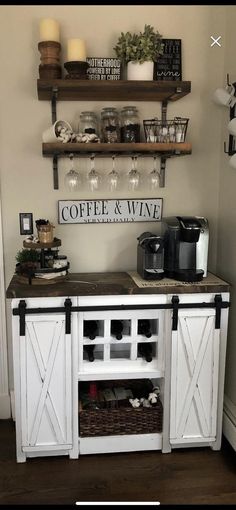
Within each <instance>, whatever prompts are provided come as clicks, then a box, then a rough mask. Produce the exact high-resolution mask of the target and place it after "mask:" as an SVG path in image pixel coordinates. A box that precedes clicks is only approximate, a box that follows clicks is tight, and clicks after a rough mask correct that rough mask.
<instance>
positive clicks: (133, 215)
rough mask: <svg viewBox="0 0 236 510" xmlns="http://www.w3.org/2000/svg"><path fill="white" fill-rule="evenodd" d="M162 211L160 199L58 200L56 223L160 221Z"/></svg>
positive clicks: (161, 200)
mask: <svg viewBox="0 0 236 510" xmlns="http://www.w3.org/2000/svg"><path fill="white" fill-rule="evenodd" d="M162 209H163V199H162V198H138V199H131V198H129V199H111V200H110V199H108V200H107V199H96V200H58V223H59V224H60V225H68V224H76V223H80V224H81V223H85V224H89V223H134V222H143V221H145V222H147V221H161V218H162Z"/></svg>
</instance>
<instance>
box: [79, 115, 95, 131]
mask: <svg viewBox="0 0 236 510" xmlns="http://www.w3.org/2000/svg"><path fill="white" fill-rule="evenodd" d="M78 131H79V132H80V133H88V134H96V135H98V121H97V116H96V113H95V112H81V114H80V116H79V129H78Z"/></svg>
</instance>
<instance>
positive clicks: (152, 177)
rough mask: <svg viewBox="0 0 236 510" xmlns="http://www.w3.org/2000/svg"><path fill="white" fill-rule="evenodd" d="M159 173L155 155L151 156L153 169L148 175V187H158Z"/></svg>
mask: <svg viewBox="0 0 236 510" xmlns="http://www.w3.org/2000/svg"><path fill="white" fill-rule="evenodd" d="M159 178H160V174H159V172H158V170H157V156H154V158H153V170H152V171H151V173H150V174H149V175H148V187H149V188H150V189H151V190H153V189H156V188H158V187H159Z"/></svg>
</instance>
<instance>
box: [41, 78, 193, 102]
mask: <svg viewBox="0 0 236 510" xmlns="http://www.w3.org/2000/svg"><path fill="white" fill-rule="evenodd" d="M55 89H56V90H57V100H63V101H86V100H88V101H94V100H95V101H130V100H131V99H132V101H176V100H178V99H180V98H181V97H183V96H186V95H187V94H189V93H190V92H191V82H190V81H155V80H153V81H132V80H117V81H96V80H66V79H61V80H42V79H38V80H37V90H38V99H39V100H43V101H45V100H51V99H52V97H53V94H54V92H53V90H55Z"/></svg>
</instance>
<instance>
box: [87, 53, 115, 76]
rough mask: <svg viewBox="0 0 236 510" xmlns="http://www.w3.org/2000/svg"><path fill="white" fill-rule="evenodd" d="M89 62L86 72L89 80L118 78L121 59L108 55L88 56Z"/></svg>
mask: <svg viewBox="0 0 236 510" xmlns="http://www.w3.org/2000/svg"><path fill="white" fill-rule="evenodd" d="M86 62H87V63H88V64H89V68H88V69H87V74H88V77H89V80H120V79H121V60H120V59H119V58H113V57H111V58H109V57H88V58H86Z"/></svg>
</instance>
